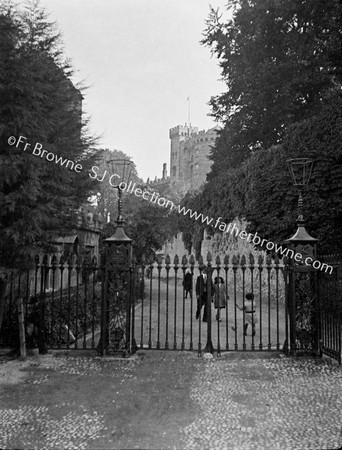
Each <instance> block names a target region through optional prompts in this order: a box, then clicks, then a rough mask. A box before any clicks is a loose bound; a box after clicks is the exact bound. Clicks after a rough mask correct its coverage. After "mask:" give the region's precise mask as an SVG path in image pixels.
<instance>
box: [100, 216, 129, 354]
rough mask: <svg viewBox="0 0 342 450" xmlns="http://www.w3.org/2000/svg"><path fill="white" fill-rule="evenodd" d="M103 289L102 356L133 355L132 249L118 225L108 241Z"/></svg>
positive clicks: (127, 238)
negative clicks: (131, 353)
mask: <svg viewBox="0 0 342 450" xmlns="http://www.w3.org/2000/svg"><path fill="white" fill-rule="evenodd" d="M104 242H105V244H106V249H105V266H104V285H103V296H102V308H101V310H102V314H101V339H100V343H99V352H100V354H101V355H108V354H112V353H115V352H121V353H122V354H123V355H127V354H128V353H130V352H131V331H130V330H131V305H132V282H133V280H132V277H133V246H132V239H130V238H129V237H128V236H127V235H126V233H125V231H124V229H123V222H120V221H118V224H117V228H116V231H115V233H114V235H113V236H111V237H110V238H108V239H106V240H105V241H104Z"/></svg>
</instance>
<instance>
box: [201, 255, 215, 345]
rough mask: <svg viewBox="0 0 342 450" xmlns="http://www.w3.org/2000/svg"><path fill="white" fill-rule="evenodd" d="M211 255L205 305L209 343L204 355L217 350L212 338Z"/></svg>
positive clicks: (209, 256)
mask: <svg viewBox="0 0 342 450" xmlns="http://www.w3.org/2000/svg"><path fill="white" fill-rule="evenodd" d="M211 260H212V258H211V253H210V252H208V256H207V271H208V274H207V303H206V305H205V310H204V313H203V314H204V315H205V317H206V319H207V343H206V344H205V347H204V350H203V351H204V353H214V351H215V349H214V346H213V343H212V338H211V297H212V292H211V291H212V275H213V268H212V265H211Z"/></svg>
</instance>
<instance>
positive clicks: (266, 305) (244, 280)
mask: <svg viewBox="0 0 342 450" xmlns="http://www.w3.org/2000/svg"><path fill="white" fill-rule="evenodd" d="M283 270H284V267H283V265H282V264H281V263H280V261H279V260H278V259H276V260H272V259H271V258H270V257H266V258H264V257H263V256H261V255H260V256H259V257H258V258H255V257H254V256H253V255H252V254H251V255H249V256H248V258H246V257H245V256H244V255H233V256H229V255H226V256H223V257H222V258H220V257H217V258H216V259H215V263H214V264H213V261H212V257H211V255H210V253H209V254H208V256H207V258H206V260H204V259H203V258H202V257H200V258H199V261H198V262H196V261H195V259H194V257H193V256H190V257H185V256H184V257H183V258H182V260H181V262H180V260H179V257H178V256H175V258H174V259H173V261H172V262H171V258H170V257H169V256H168V255H167V256H165V258H159V259H158V261H157V262H151V263H150V264H147V265H146V266H143V267H142V273H143V278H144V280H145V289H144V291H145V295H144V296H143V297H142V299H141V301H140V302H139V303H138V304H137V305H136V307H135V312H134V314H135V317H134V321H133V322H134V332H133V339H134V340H135V342H136V343H137V346H138V347H139V348H147V349H166V350H168V349H174V350H177V349H178V350H197V351H198V352H199V353H201V352H202V351H213V350H217V352H218V353H220V352H221V351H230V350H269V351H272V350H278V351H279V350H280V349H281V348H282V345H283V343H284V342H285V340H286V335H287V327H286V325H285V322H286V317H285V316H286V315H285V285H284V274H283ZM187 272H189V273H190V275H191V281H190V287H191V288H190V289H186V288H187V287H188V286H187V284H186V283H188V281H186V273H187ZM203 272H207V273H208V275H207V282H206V283H207V289H206V300H205V301H204V300H203V302H202V298H201V297H203V296H202V295H201V293H200V292H199V281H198V280H199V278H198V277H199V276H200V275H201V274H202V273H203ZM217 277H221V279H222V280H223V286H224V287H223V291H224V294H225V295H224V297H225V298H226V299H227V301H226V306H225V307H224V308H221V309H220V308H218V307H217V308H215V306H219V297H220V295H221V294H220V293H219V290H220V288H218V287H217V284H218V283H215V279H216V278H217ZM187 278H189V277H187ZM210 278H211V280H212V284H211V283H210V281H209V280H210ZM196 284H197V292H196ZM221 290H222V288H221ZM210 291H212V294H213V295H211V292H210ZM247 293H251V294H253V296H252V297H253V299H252V303H248V301H247V299H246V294H247ZM196 294H200V299H199V300H198V298H197V297H198V295H196ZM204 303H205V304H206V306H205V305H204ZM247 305H249V306H248V308H247ZM199 307H200V309H201V310H200V315H198V310H199ZM219 311H220V313H219V317H218V312H219ZM251 311H253V312H251ZM196 313H197V314H196ZM203 315H207V316H208V317H207V321H206V322H203ZM204 318H206V317H204ZM245 332H246V333H245Z"/></svg>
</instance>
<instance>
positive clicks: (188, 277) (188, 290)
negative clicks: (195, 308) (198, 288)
mask: <svg viewBox="0 0 342 450" xmlns="http://www.w3.org/2000/svg"><path fill="white" fill-rule="evenodd" d="M183 288H184V292H185V298H188V294H189V295H190V298H191V296H192V273H191V271H190V269H186V271H185V275H184V280H183Z"/></svg>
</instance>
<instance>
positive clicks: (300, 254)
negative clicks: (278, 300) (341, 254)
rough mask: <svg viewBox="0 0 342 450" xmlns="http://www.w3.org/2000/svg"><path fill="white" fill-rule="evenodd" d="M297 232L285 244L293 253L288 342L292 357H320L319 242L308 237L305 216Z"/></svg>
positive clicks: (287, 267) (289, 268)
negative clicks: (317, 261) (315, 266)
mask: <svg viewBox="0 0 342 450" xmlns="http://www.w3.org/2000/svg"><path fill="white" fill-rule="evenodd" d="M297 225H298V229H297V231H296V233H295V234H294V235H293V236H292V237H291V238H290V239H288V240H287V241H286V242H285V243H286V244H288V248H289V249H290V250H292V252H293V253H291V252H289V253H291V257H290V258H287V261H286V265H285V273H286V322H287V330H286V341H285V344H284V351H285V352H286V353H287V354H290V355H304V354H311V355H315V356H317V355H319V311H318V284H317V270H315V269H314V268H313V267H312V263H313V262H314V261H315V260H316V255H317V242H318V240H317V239H315V238H313V237H312V236H310V235H309V234H308V232H307V231H306V229H305V222H304V219H303V216H300V217H299V218H298V219H297Z"/></svg>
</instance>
